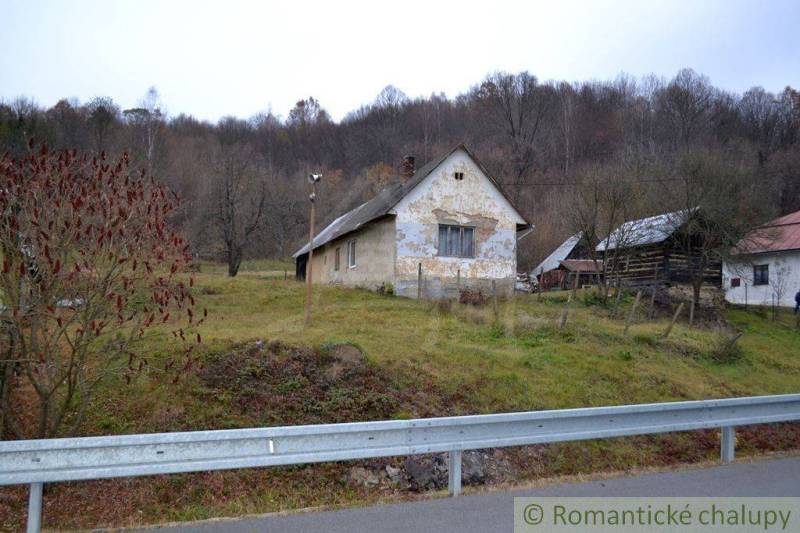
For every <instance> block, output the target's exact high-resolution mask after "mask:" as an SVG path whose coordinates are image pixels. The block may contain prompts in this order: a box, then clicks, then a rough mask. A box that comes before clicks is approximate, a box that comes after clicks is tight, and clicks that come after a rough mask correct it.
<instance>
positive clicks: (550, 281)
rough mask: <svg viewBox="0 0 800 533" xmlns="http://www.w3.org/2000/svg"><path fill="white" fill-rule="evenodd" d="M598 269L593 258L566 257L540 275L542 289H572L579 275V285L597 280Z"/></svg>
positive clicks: (589, 283)
mask: <svg viewBox="0 0 800 533" xmlns="http://www.w3.org/2000/svg"><path fill="white" fill-rule="evenodd" d="M597 272H598V269H597V267H596V266H595V263H594V261H592V260H591V259H564V260H561V261H559V262H558V267H557V268H554V269H551V270H547V271H545V272H544V273H543V274H541V275H540V276H539V283H540V287H541V290H543V291H549V290H553V289H570V288H572V286H573V284H574V283H575V278H576V277H577V278H578V279H577V281H578V287H583V286H586V285H593V284H594V283H596V282H597Z"/></svg>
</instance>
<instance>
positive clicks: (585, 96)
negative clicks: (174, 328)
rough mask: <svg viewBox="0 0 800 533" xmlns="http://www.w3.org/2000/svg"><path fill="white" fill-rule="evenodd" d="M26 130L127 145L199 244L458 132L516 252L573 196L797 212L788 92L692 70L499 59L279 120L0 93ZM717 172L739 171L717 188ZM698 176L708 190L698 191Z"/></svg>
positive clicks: (267, 232)
mask: <svg viewBox="0 0 800 533" xmlns="http://www.w3.org/2000/svg"><path fill="white" fill-rule="evenodd" d="M264 91H265V101H268V99H269V88H268V87H266V88H265V89H264ZM220 97H221V98H223V97H224V95H220ZM170 111H172V110H170ZM175 111H178V110H175ZM280 111H282V110H280ZM30 138H34V139H36V141H37V142H39V143H46V144H47V145H49V146H50V147H52V148H56V149H59V148H78V149H82V150H90V151H94V152H96V153H98V154H100V153H102V152H105V153H107V154H108V155H109V156H113V155H117V154H119V153H121V152H124V151H127V152H128V153H129V155H130V158H131V160H132V162H133V164H134V166H136V167H140V168H142V169H144V170H145V172H149V173H152V174H153V175H155V176H156V177H157V178H158V179H160V180H161V181H163V182H164V183H166V184H167V185H168V186H170V187H171V188H173V189H175V190H176V191H177V192H178V193H179V194H180V195H181V197H182V198H183V199H184V208H183V210H182V215H181V219H180V220H179V221H178V222H179V223H180V224H181V225H182V227H183V230H184V231H185V233H186V234H187V236H188V237H189V238H190V240H191V241H192V243H193V246H194V252H195V254H196V255H198V256H201V257H205V258H218V259H227V258H230V257H236V256H237V255H243V256H244V257H283V256H286V255H288V254H290V253H291V252H292V251H293V249H294V246H295V245H296V244H297V243H298V242H299V241H300V240H302V238H303V235H304V234H305V232H306V231H307V226H306V223H307V222H306V219H307V200H306V194H307V190H306V186H307V183H306V180H305V178H304V177H305V175H306V174H307V173H308V172H309V171H311V170H313V171H317V172H322V173H323V174H324V179H323V181H322V185H321V187H320V192H319V198H320V200H319V202H318V207H319V209H320V211H321V217H322V219H323V222H327V221H328V220H330V219H332V218H333V217H334V216H336V215H337V214H338V213H341V212H342V211H343V210H345V209H348V208H351V207H353V206H355V205H357V204H358V203H360V202H362V201H364V200H365V199H367V198H369V197H370V196H372V195H373V194H374V193H375V192H377V191H378V190H380V188H382V187H383V186H385V185H386V184H388V183H390V182H391V180H393V179H395V178H394V176H395V175H396V174H397V169H398V167H399V164H400V162H401V160H402V158H403V156H405V155H414V156H416V158H417V162H418V165H421V164H423V163H424V162H426V161H428V160H429V159H431V158H433V157H435V156H436V155H437V154H439V153H441V152H443V151H445V150H447V149H449V148H451V147H452V146H453V145H455V144H457V143H460V142H464V143H466V144H467V145H468V146H469V147H470V148H472V149H473V151H474V152H475V153H476V154H477V155H478V157H479V158H481V159H482V161H483V162H484V163H485V164H486V166H487V167H488V169H489V170H490V172H492V173H493V174H494V175H495V177H496V178H497V180H498V181H499V182H500V183H501V184H502V186H503V188H504V190H505V192H506V193H507V194H508V196H509V197H510V198H512V199H513V200H514V201H515V202H516V203H517V205H518V206H519V208H520V210H521V211H522V212H523V213H524V214H525V215H526V216H527V217H528V218H529V219H530V220H531V221H532V222H533V223H534V224H536V225H537V231H536V232H535V233H534V234H533V235H532V236H531V237H530V238H527V239H526V240H525V241H523V243H522V253H521V257H520V262H521V266H528V265H530V264H531V263H532V262H533V261H535V260H536V259H538V258H540V257H541V256H542V255H545V254H546V253H547V252H549V251H550V249H551V248H552V247H553V246H555V245H556V244H557V243H558V242H560V240H561V239H563V237H564V236H565V235H567V234H569V233H571V232H572V231H573V230H574V229H575V228H576V227H581V228H583V227H584V226H585V224H586V220H576V217H574V216H570V213H572V212H573V211H575V206H576V205H583V206H584V207H587V208H589V207H592V205H594V206H597V207H599V208H600V210H601V211H606V212H608V211H609V210H611V209H612V208H613V204H615V203H621V204H622V205H623V206H624V208H620V209H617V211H616V212H615V213H614V214H613V216H612V215H611V214H608V217H607V218H608V220H607V222H608V223H609V224H610V223H611V222H612V218H613V221H614V222H615V221H616V220H617V219H620V218H631V217H633V216H636V215H643V214H650V213H653V212H657V211H662V210H665V209H669V208H671V207H675V208H681V207H684V206H683V205H682V204H683V203H686V202H689V203H694V202H699V203H703V204H709V203H716V204H718V206H719V207H724V206H726V205H727V206H730V207H731V209H736V210H738V211H735V212H736V213H738V215H737V216H740V217H745V216H746V217H747V218H748V220H747V223H748V224H753V223H756V222H758V221H759V220H758V219H764V220H766V219H767V218H768V217H771V216H773V215H777V214H782V213H786V212H790V211H793V210H797V209H800V93H799V92H798V91H796V90H794V89H792V88H790V87H787V88H786V89H785V90H784V91H783V92H781V93H779V94H771V93H768V92H765V91H764V90H763V89H761V88H753V89H751V90H749V91H747V92H746V93H745V94H743V95H739V94H732V93H730V92H727V91H725V90H723V89H720V88H718V87H715V86H714V85H712V83H711V81H710V80H709V79H708V78H706V77H704V76H702V75H701V74H698V73H696V72H694V71H692V70H688V69H687V70H682V71H680V72H679V73H678V74H677V75H676V76H675V77H674V78H672V79H663V78H659V77H656V76H650V77H646V78H643V79H633V78H631V77H628V76H620V77H618V78H617V79H615V80H613V81H605V82H599V81H589V82H579V83H567V82H554V81H548V82H544V81H541V80H538V79H537V78H536V77H535V76H533V75H531V74H529V73H526V72H523V73H519V74H505V73H496V74H492V75H489V76H487V77H486V78H485V79H484V80H483V81H480V82H479V83H477V84H476V85H474V86H473V87H472V88H471V89H470V90H469V91H467V92H465V93H463V94H460V95H458V96H457V97H455V98H452V99H450V98H447V97H445V96H444V95H441V94H432V95H431V96H429V97H427V98H416V99H410V98H408V97H407V96H406V95H404V94H403V93H402V92H401V91H400V90H398V89H396V88H394V87H392V86H389V87H386V88H385V89H384V90H383V91H381V93H380V94H379V95H378V96H377V97H376V99H375V101H374V102H372V103H369V104H367V105H364V106H363V107H361V108H360V109H357V110H355V111H353V112H351V113H350V114H348V115H347V116H346V117H345V118H344V119H342V120H341V121H339V122H335V121H333V120H332V119H331V118H330V116H329V114H328V113H327V112H326V111H325V109H324V102H318V101H317V100H316V99H314V98H313V97H308V98H305V99H303V100H300V101H298V102H297V104H296V105H295V107H294V108H293V109H291V110H289V111H288V113H287V114H286V116H285V117H284V116H282V115H279V114H276V112H272V111H267V112H264V113H260V114H257V115H255V116H253V117H250V118H246V119H245V118H240V117H235V118H234V117H229V118H224V119H222V120H220V121H219V122H218V123H217V124H211V123H208V122H203V121H199V120H196V119H195V118H193V117H191V116H186V115H184V114H173V112H170V113H167V112H166V111H165V110H164V106H163V104H162V103H161V101H160V98H159V94H158V92H157V90H155V89H151V90H150V91H149V92H148V93H147V94H146V95H144V97H143V98H142V100H141V102H139V104H138V107H136V108H131V109H123V108H121V107H120V106H119V105H118V104H116V103H115V102H114V100H113V99H112V98H110V97H98V98H94V99H92V100H91V101H88V102H77V101H75V100H70V99H64V100H61V101H59V102H58V103H57V104H56V105H54V106H53V107H51V108H49V109H45V108H42V107H41V106H39V105H37V104H36V103H35V102H33V101H31V100H29V99H26V98H24V97H21V98H18V99H16V100H14V101H6V102H2V103H0V152H5V151H8V152H10V154H11V156H12V157H16V156H19V155H22V154H24V153H25V152H26V151H27V149H28V148H27V147H28V140H29V139H30ZM709 162H710V163H709ZM709 173H711V174H715V175H716V177H715V178H714V179H713V180H710V181H709V180H706V179H705V178H704V176H706V175H707V174H709ZM729 175H730V176H734V177H735V179H733V178H732V179H733V182H735V183H734V185H735V186H731V187H729V188H728V189H725V190H720V189H719V186H718V184H719V183H720V176H722V177H723V180H722V181H724V176H729ZM687 176H690V177H691V176H694V177H693V178H691V179H690V178H687ZM698 183H701V184H702V183H705V184H706V186H705V189H706V191H707V192H706V193H705V194H706V195H705V196H703V195H702V194H695V192H696V190H697V188H698ZM709 183H712V184H713V187H712V186H709ZM614 184H617V185H619V184H622V187H621V188H622V189H624V191H623V192H624V194H618V193H617V192H614V191H615V189H617V188H615V187H608V190H610V191H612V195H613V196H614V198H613V199H606V200H605V201H604V200H602V199H600V198H598V194H599V193H600V192H603V191H605V190H606V185H614ZM708 191H716V193H715V194H714V198H713V199H712V198H711V197H709V196H708V195H709V194H711V193H709V192H708Z"/></svg>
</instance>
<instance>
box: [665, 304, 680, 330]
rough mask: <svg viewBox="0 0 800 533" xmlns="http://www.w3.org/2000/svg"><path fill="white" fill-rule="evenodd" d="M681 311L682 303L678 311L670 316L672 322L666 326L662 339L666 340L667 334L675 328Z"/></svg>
mask: <svg viewBox="0 0 800 533" xmlns="http://www.w3.org/2000/svg"><path fill="white" fill-rule="evenodd" d="M681 311H683V302H681V303H680V305H678V309H677V310H676V311H675V314H674V315H672V322H670V323H669V326H667V330H666V331H665V332H664V338H665V339H666V338H667V337H669V334H670V333H671V332H672V328H673V327H674V326H675V322H677V321H678V316H680V314H681Z"/></svg>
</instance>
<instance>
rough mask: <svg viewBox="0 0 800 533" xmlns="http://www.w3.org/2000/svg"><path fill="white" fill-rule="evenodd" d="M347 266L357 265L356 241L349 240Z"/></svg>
mask: <svg viewBox="0 0 800 533" xmlns="http://www.w3.org/2000/svg"><path fill="white" fill-rule="evenodd" d="M347 266H348V267H350V268H354V267H355V266H356V241H355V240H352V241H348V243H347Z"/></svg>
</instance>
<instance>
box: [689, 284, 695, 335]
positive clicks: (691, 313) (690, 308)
mask: <svg viewBox="0 0 800 533" xmlns="http://www.w3.org/2000/svg"><path fill="white" fill-rule="evenodd" d="M696 306H697V301H695V298H694V289H692V304H691V307H689V327H690V328H691V327H693V326H694V309H695V307H696Z"/></svg>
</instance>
